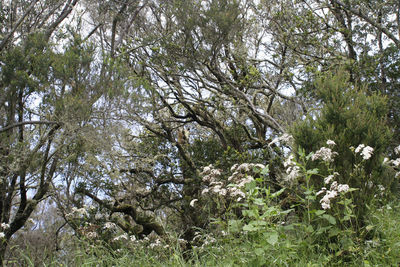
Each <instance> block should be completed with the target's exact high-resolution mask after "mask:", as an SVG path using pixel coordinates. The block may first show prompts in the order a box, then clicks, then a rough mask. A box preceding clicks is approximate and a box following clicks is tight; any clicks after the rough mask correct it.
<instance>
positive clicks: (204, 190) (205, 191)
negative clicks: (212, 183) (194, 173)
mask: <svg viewBox="0 0 400 267" xmlns="http://www.w3.org/2000/svg"><path fill="white" fill-rule="evenodd" d="M209 191H210V189H208V188H205V189H203V191H201V194H202V195H204V194H207V193H208V192H209Z"/></svg>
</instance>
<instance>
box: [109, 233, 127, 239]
mask: <svg viewBox="0 0 400 267" xmlns="http://www.w3.org/2000/svg"><path fill="white" fill-rule="evenodd" d="M121 239H125V240H129V236H128V234H127V233H124V234H122V235H119V236H117V237H114V239H113V241H119V240H121Z"/></svg>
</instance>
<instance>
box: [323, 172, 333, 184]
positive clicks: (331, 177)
mask: <svg viewBox="0 0 400 267" xmlns="http://www.w3.org/2000/svg"><path fill="white" fill-rule="evenodd" d="M333 178H335V176H334V175H333V174H331V175H329V176H328V177H325V179H324V183H325V184H329V183H330V182H331V181H332V179H333Z"/></svg>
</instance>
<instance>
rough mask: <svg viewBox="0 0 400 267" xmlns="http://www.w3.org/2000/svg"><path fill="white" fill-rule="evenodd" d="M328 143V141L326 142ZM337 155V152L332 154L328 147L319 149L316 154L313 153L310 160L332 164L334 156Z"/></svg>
mask: <svg viewBox="0 0 400 267" xmlns="http://www.w3.org/2000/svg"><path fill="white" fill-rule="evenodd" d="M329 141H330V140H328V142H329ZM332 142H333V141H332ZM337 154H338V153H337V152H333V151H332V149H330V148H328V147H321V148H320V149H319V150H318V151H317V152H315V153H314V154H313V155H312V156H311V160H312V161H315V160H319V159H320V160H322V161H325V162H333V157H334V156H336V155H337Z"/></svg>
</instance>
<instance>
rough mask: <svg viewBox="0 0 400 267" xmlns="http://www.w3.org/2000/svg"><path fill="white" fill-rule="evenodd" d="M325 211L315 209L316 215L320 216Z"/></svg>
mask: <svg viewBox="0 0 400 267" xmlns="http://www.w3.org/2000/svg"><path fill="white" fill-rule="evenodd" d="M324 213H325V211H324V210H317V211H315V215H317V216H320V215H322V214H324Z"/></svg>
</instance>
